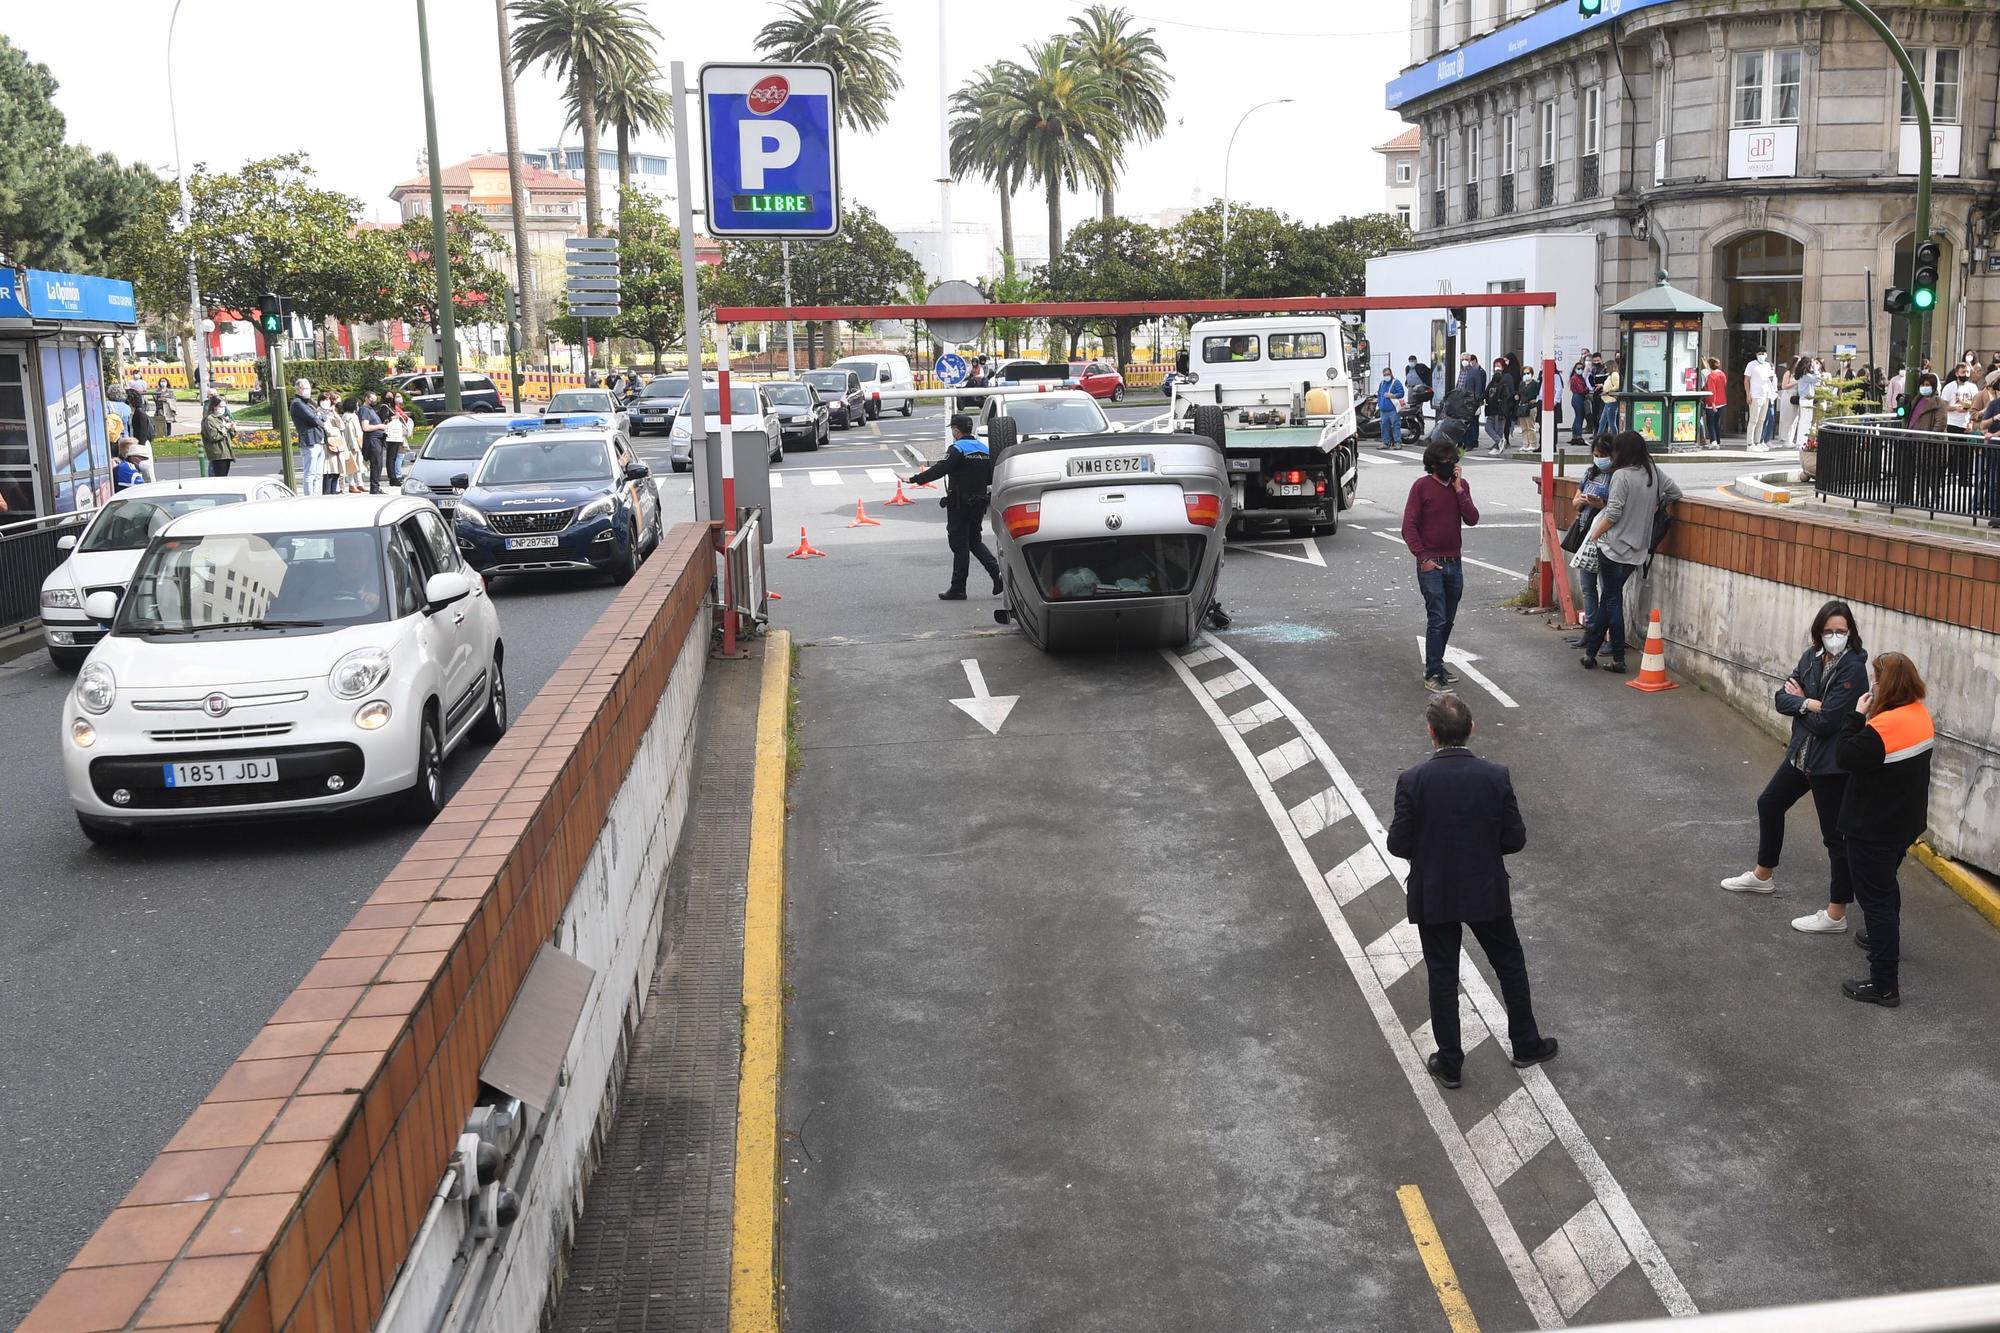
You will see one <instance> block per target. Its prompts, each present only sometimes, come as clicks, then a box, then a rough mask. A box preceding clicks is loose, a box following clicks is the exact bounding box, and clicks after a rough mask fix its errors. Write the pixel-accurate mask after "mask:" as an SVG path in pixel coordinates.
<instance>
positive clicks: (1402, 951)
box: [1363, 921, 1424, 986]
mask: <svg viewBox="0 0 2000 1333" xmlns="http://www.w3.org/2000/svg"><path fill="white" fill-rule="evenodd" d="M1363 952H1364V953H1366V954H1367V955H1368V961H1369V962H1370V963H1373V964H1374V965H1375V975H1376V976H1378V977H1380V978H1382V984H1383V985H1384V986H1391V985H1394V984H1395V983H1396V982H1398V981H1401V980H1402V979H1403V975H1404V974H1405V973H1407V972H1408V971H1409V970H1410V969H1411V968H1413V967H1416V966H1417V965H1418V964H1420V963H1422V962H1423V961H1424V945H1423V941H1422V940H1421V939H1420V938H1419V937H1418V935H1417V928H1416V927H1415V926H1413V925H1411V924H1410V923H1409V922H1408V921H1398V922H1397V923H1396V924H1395V925H1393V926H1391V927H1389V929H1388V930H1386V931H1384V932H1383V933H1382V935H1381V936H1380V937H1379V938H1378V939H1376V941H1375V942H1374V943H1373V944H1370V945H1368V946H1367V948H1366V949H1364V950H1363Z"/></svg>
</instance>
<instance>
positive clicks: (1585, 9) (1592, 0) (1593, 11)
mask: <svg viewBox="0 0 2000 1333" xmlns="http://www.w3.org/2000/svg"><path fill="white" fill-rule="evenodd" d="M1576 12H1577V17H1579V18H1586V19H1594V18H1596V17H1597V16H1598V15H1599V14H1602V13H1603V12H1604V0H1576Z"/></svg>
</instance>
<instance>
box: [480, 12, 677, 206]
mask: <svg viewBox="0 0 2000 1333" xmlns="http://www.w3.org/2000/svg"><path fill="white" fill-rule="evenodd" d="M513 3H514V17H515V18H517V19H519V20H520V27H519V28H518V29H516V30H515V33H514V68H515V69H516V70H517V71H518V70H526V69H527V68H528V67H529V66H530V65H547V66H549V67H550V68H551V69H553V70H554V71H555V74H556V77H557V78H558V79H560V80H562V82H563V84H564V85H565V86H566V87H567V88H568V90H569V93H570V96H571V99H572V101H573V102H574V104H575V106H576V110H577V125H578V127H579V128H580V129H581V130H582V131H583V216H584V226H585V229H586V230H587V231H588V232H589V233H590V234H591V235H592V236H595V235H597V234H598V231H599V229H600V228H601V227H602V225H603V213H604V210H603V204H602V193H601V191H600V189H599V186H598V166H597V123H598V99H599V97H600V96H601V94H602V90H603V89H604V87H605V85H606V84H607V83H608V82H609V81H610V79H611V78H612V77H614V74H615V71H616V69H617V68H618V66H619V64H620V63H621V62H624V61H628V60H630V59H631V58H632V52H633V51H634V50H635V49H637V48H643V47H644V46H645V45H646V44H647V43H649V42H652V41H656V40H658V39H659V36H660V33H659V29H657V28H655V27H654V26H653V24H652V21H651V20H649V19H648V18H647V17H646V16H645V14H644V13H643V12H641V11H640V9H639V6H638V0H513Z"/></svg>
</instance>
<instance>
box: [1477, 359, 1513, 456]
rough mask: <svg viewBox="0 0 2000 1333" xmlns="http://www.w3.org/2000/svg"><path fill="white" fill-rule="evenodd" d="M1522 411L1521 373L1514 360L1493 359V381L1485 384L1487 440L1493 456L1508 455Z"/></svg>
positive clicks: (1490, 380)
mask: <svg viewBox="0 0 2000 1333" xmlns="http://www.w3.org/2000/svg"><path fill="white" fill-rule="evenodd" d="M1520 410H1521V372H1520V371H1519V370H1518V369H1517V368H1516V367H1515V365H1514V358H1513V357H1511V356H1496V357H1494V358H1493V377H1492V378H1491V379H1489V380H1488V381H1487V382H1486V437H1487V439H1489V440H1491V441H1492V449H1493V452H1494V453H1496V454H1497V453H1503V452H1505V451H1506V448H1507V442H1508V437H1509V436H1510V435H1512V434H1513V432H1514V417H1515V415H1516V414H1518V413H1519V412H1520Z"/></svg>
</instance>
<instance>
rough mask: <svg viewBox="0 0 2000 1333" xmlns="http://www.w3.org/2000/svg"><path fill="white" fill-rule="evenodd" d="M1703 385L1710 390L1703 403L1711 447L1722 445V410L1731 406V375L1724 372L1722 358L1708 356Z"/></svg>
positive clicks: (1704, 422) (1708, 446) (1703, 415)
mask: <svg viewBox="0 0 2000 1333" xmlns="http://www.w3.org/2000/svg"><path fill="white" fill-rule="evenodd" d="M1702 387H1703V388H1705V389H1707V390H1708V399H1707V401H1706V402H1704V403H1703V404H1702V409H1701V416H1702V422H1703V424H1704V425H1706V426H1707V427H1708V443H1707V444H1706V445H1705V446H1704V447H1705V448H1709V449H1720V448H1721V447H1722V410H1723V409H1724V408H1726V407H1728V406H1729V376H1728V375H1727V374H1725V373H1724V372H1723V369H1722V358H1721V357H1718V356H1711V357H1710V358H1708V373H1707V375H1706V376H1705V377H1704V378H1703V380H1702Z"/></svg>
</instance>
